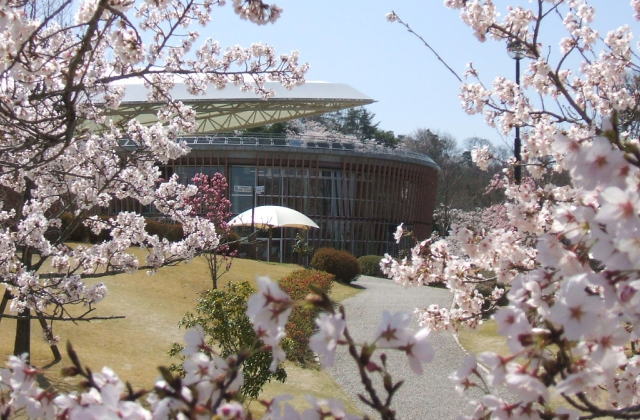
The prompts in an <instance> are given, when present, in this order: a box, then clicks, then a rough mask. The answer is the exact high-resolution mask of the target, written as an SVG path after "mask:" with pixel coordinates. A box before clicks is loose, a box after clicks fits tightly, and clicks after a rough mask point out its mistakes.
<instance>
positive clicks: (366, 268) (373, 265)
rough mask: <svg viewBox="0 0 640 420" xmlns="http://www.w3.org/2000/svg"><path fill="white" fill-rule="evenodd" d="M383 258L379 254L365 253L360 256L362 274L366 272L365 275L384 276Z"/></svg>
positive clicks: (359, 263)
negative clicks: (381, 267)
mask: <svg viewBox="0 0 640 420" xmlns="http://www.w3.org/2000/svg"><path fill="white" fill-rule="evenodd" d="M381 259H382V257H379V256H377V255H363V256H362V257H360V258H358V265H359V266H360V274H364V275H365V276H374V277H384V275H383V274H382V271H381V270H380V260H381Z"/></svg>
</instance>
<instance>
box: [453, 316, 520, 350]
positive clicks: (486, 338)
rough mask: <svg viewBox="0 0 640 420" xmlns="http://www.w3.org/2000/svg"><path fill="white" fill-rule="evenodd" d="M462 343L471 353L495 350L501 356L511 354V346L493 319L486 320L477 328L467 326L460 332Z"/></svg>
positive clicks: (459, 336) (459, 337)
mask: <svg viewBox="0 0 640 420" xmlns="http://www.w3.org/2000/svg"><path fill="white" fill-rule="evenodd" d="M458 339H459V340H460V344H461V345H462V347H464V348H465V349H466V350H467V351H468V352H469V353H473V354H478V353H482V352H483V351H493V352H496V353H498V354H499V355H501V356H507V355H508V354H509V347H508V346H507V342H506V340H505V338H504V337H502V336H501V335H499V334H498V327H497V325H496V322H495V321H494V320H493V319H490V320H487V321H484V323H483V324H482V325H480V326H479V327H478V328H476V329H471V328H466V329H463V330H460V331H459V332H458Z"/></svg>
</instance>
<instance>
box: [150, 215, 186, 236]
mask: <svg viewBox="0 0 640 420" xmlns="http://www.w3.org/2000/svg"><path fill="white" fill-rule="evenodd" d="M145 222H146V224H147V225H146V227H145V230H146V231H147V233H149V234H150V235H158V236H159V237H160V238H166V239H167V240H168V241H170V242H177V241H179V240H181V239H183V238H184V232H183V231H182V225H181V224H179V223H165V222H160V221H158V220H154V219H145Z"/></svg>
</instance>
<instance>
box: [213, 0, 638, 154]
mask: <svg viewBox="0 0 640 420" xmlns="http://www.w3.org/2000/svg"><path fill="white" fill-rule="evenodd" d="M272 2H275V3H276V4H277V5H278V6H280V7H282V8H283V9H284V12H283V14H282V17H281V18H280V19H279V20H278V21H277V22H276V23H275V24H273V25H264V26H257V25H255V24H252V23H249V22H247V21H242V20H240V19H239V18H237V17H236V15H235V14H234V13H233V11H232V8H231V7H224V8H222V9H217V10H216V11H214V16H213V21H212V22H211V24H210V25H208V26H207V28H205V29H204V30H202V31H201V33H202V35H203V36H208V37H209V36H210V37H213V38H215V39H218V40H219V41H220V42H221V43H222V45H223V46H225V45H235V44H240V45H249V44H251V43H252V42H264V43H267V44H270V45H272V46H273V47H274V48H275V49H276V51H278V52H279V53H288V52H289V51H292V50H297V51H299V52H300V54H301V59H302V60H303V61H305V62H308V63H309V64H310V66H311V69H310V71H309V72H308V73H307V76H306V79H307V80H322V81H329V82H335V83H346V84H348V85H351V86H352V87H354V88H356V89H358V90H359V91H361V92H362V93H364V94H366V95H368V96H369V97H371V98H373V99H374V100H376V101H377V102H376V103H374V104H372V105H369V106H368V107H367V108H368V109H369V110H370V111H372V112H373V113H375V115H376V117H375V120H376V121H378V122H379V123H380V125H379V128H382V129H385V130H393V131H394V132H395V133H396V134H410V133H412V132H414V131H415V130H416V129H419V128H428V129H431V130H432V131H437V132H441V133H447V134H450V135H451V136H453V137H454V138H455V139H457V140H458V141H459V142H462V141H463V140H464V139H466V138H469V137H483V138H486V139H489V140H490V141H492V142H494V143H495V144H507V143H508V142H510V140H509V139H508V138H505V137H503V136H502V135H501V134H500V133H498V131H497V130H496V129H494V128H491V127H489V126H487V125H486V123H485V122H484V119H483V118H482V117H481V116H478V115H476V116H471V115H467V114H466V113H465V112H464V111H463V110H462V108H461V106H460V101H459V99H458V96H457V95H458V92H459V82H458V81H457V80H456V79H455V78H454V77H453V75H451V74H450V73H449V72H448V71H447V70H446V69H445V67H444V66H443V65H442V64H441V63H440V62H439V61H438V60H437V59H436V58H435V57H434V56H433V54H431V53H430V52H429V51H428V50H427V48H426V47H424V46H423V45H422V44H421V43H420V41H418V40H417V39H416V38H414V37H413V36H412V35H411V34H409V33H408V32H407V31H406V30H405V29H404V28H403V27H402V26H400V25H399V24H397V23H395V24H394V23H389V22H387V20H386V19H385V15H386V13H387V12H389V11H390V10H395V12H396V13H397V14H398V15H400V16H401V17H402V19H403V20H405V21H406V22H407V23H409V24H410V25H411V26H412V27H413V29H414V30H415V31H416V32H418V33H420V34H421V35H422V36H423V37H424V38H425V39H426V40H427V42H429V43H430V44H431V46H432V47H433V48H434V49H435V50H436V51H438V53H439V54H440V55H441V56H443V58H445V59H446V61H447V62H448V63H449V64H450V65H451V67H453V68H454V69H455V70H456V71H457V72H458V73H459V74H462V73H463V72H464V70H465V67H466V64H467V63H468V62H473V63H474V67H475V68H476V69H477V70H479V72H480V75H481V78H482V80H483V81H484V82H486V83H490V82H491V81H492V80H493V79H494V78H495V76H497V75H504V76H506V77H510V78H513V77H514V73H515V63H514V60H512V59H511V58H509V56H508V54H507V53H506V49H505V46H504V44H499V43H497V42H495V41H487V42H485V43H480V42H479V41H477V40H476V38H475V37H474V36H473V34H472V31H471V29H470V28H468V27H467V26H466V25H464V23H462V21H461V20H460V18H459V15H458V11H456V10H450V9H447V8H445V7H444V6H443V5H442V0H394V1H390V0H323V1H322V2H316V1H305V0H272ZM229 3H230V2H229ZM495 3H496V6H497V8H498V10H500V11H502V12H504V11H505V6H506V3H507V2H505V1H501V0H495ZM509 3H513V2H509ZM527 3H529V2H528V1H522V4H523V5H525V6H526V5H527ZM592 4H593V5H594V6H595V8H596V23H595V25H594V26H595V27H596V28H597V29H598V30H599V31H600V32H601V34H602V35H604V34H606V32H607V31H608V30H611V29H614V28H616V27H618V26H619V25H621V24H629V25H630V26H631V28H632V30H633V31H634V33H636V34H640V27H639V26H638V25H637V24H636V23H635V22H634V21H633V19H632V14H631V8H630V6H629V1H628V0H593V1H592ZM558 22H559V19H557V18H555V23H558ZM544 29H547V32H548V33H549V41H550V45H551V51H550V53H551V54H552V55H553V54H554V53H557V50H558V47H557V46H558V41H559V39H560V36H561V32H559V31H557V30H556V28H555V27H554V25H553V24H551V25H549V26H548V27H547V28H544Z"/></svg>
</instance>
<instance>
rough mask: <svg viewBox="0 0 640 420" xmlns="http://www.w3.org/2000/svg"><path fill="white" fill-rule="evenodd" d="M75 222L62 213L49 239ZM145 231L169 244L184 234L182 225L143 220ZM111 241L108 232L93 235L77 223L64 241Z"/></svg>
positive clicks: (68, 214) (70, 216)
mask: <svg viewBox="0 0 640 420" xmlns="http://www.w3.org/2000/svg"><path fill="white" fill-rule="evenodd" d="M100 217H101V218H102V219H104V220H108V219H109V217H108V216H100ZM74 221H75V217H74V216H73V215H72V214H71V213H63V214H62V215H61V216H60V222H61V223H60V228H56V230H55V231H52V232H50V233H49V235H48V236H49V237H50V238H55V237H56V236H55V235H59V234H60V233H61V232H65V231H66V229H67V228H68V227H69V225H70V224H71V223H73V222H74ZM145 222H146V228H145V230H146V231H147V232H148V233H149V234H151V235H158V236H159V237H160V238H167V239H168V240H169V241H171V242H176V241H179V240H181V239H183V238H184V232H183V231H182V225H181V224H179V223H165V222H160V221H158V220H154V219H145ZM109 239H111V235H110V234H109V230H104V231H102V232H100V234H99V235H96V234H94V233H93V232H92V231H91V229H89V228H88V227H86V226H85V225H83V224H82V223H78V224H77V225H76V226H75V228H74V229H73V230H72V231H71V233H70V234H69V236H68V237H67V238H66V239H65V240H67V241H71V242H85V243H86V242H88V243H92V244H95V243H98V242H103V241H107V240H109Z"/></svg>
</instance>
